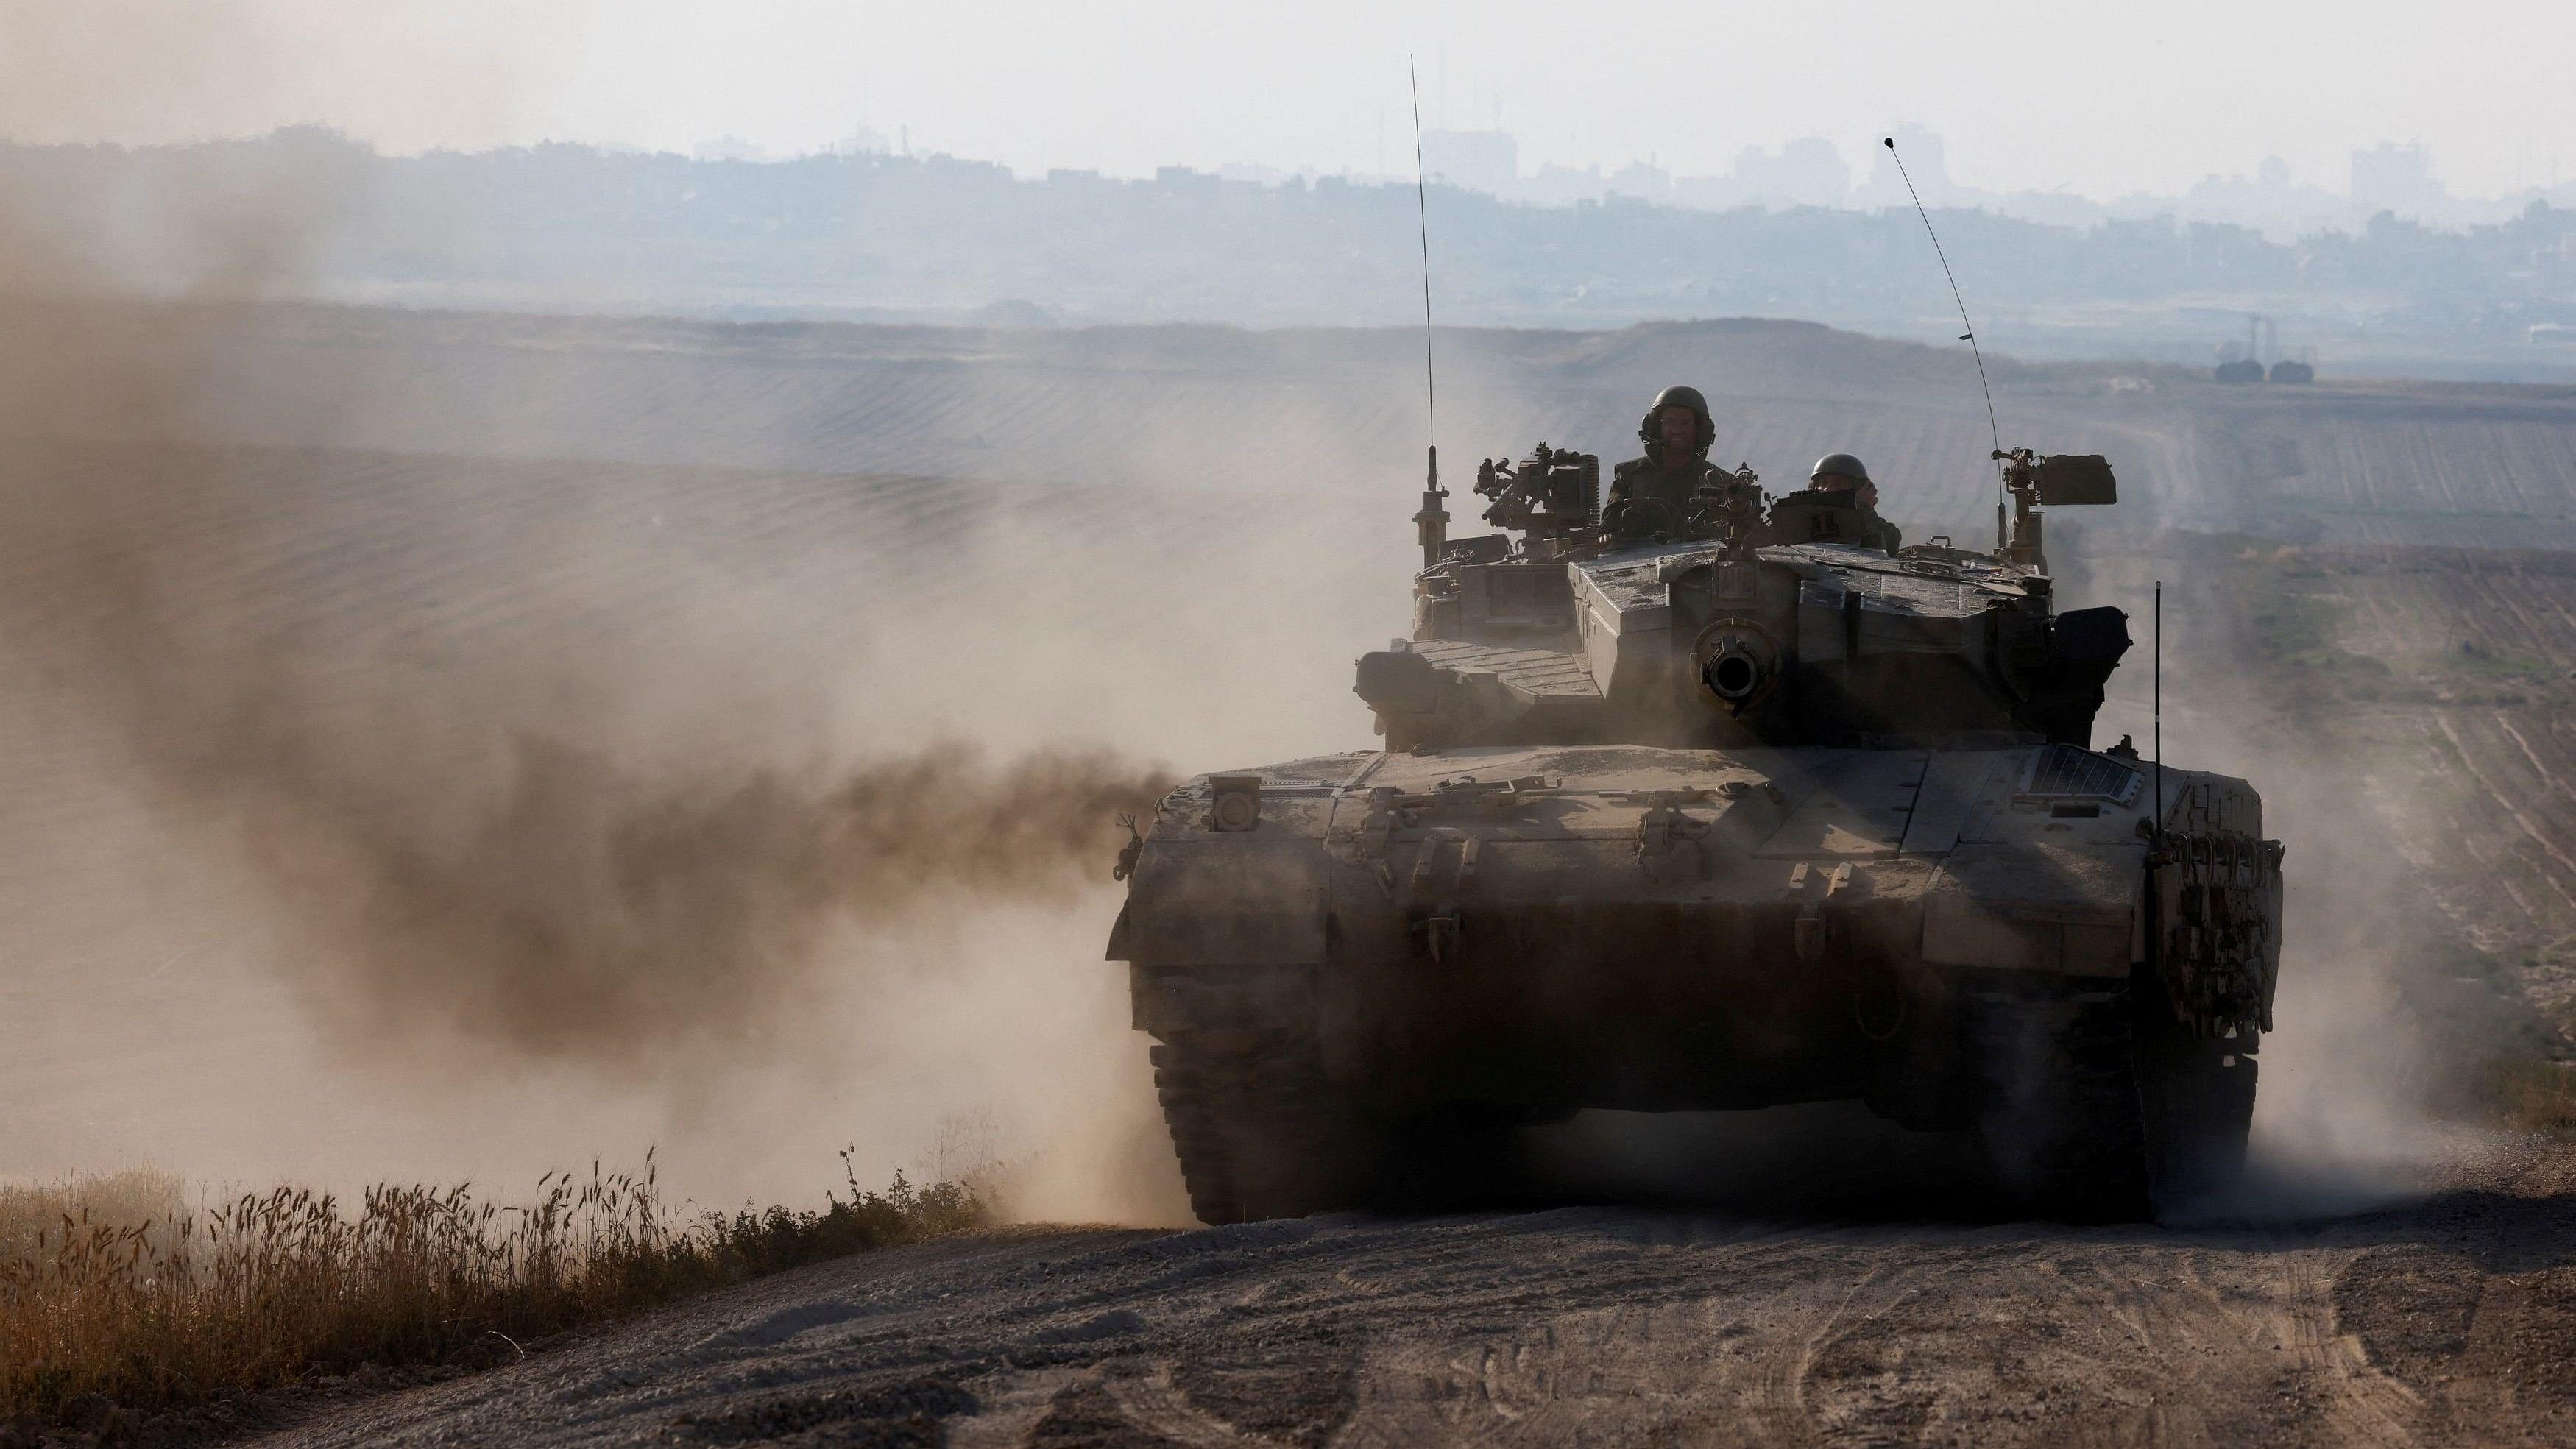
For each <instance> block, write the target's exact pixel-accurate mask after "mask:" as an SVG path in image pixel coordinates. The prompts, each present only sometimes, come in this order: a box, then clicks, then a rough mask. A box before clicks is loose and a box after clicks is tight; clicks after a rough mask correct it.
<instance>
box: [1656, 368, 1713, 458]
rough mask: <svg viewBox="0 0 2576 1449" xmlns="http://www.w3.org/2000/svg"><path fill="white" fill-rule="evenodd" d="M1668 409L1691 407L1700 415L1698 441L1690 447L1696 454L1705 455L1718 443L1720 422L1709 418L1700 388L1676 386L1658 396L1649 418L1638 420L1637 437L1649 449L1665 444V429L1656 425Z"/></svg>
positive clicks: (1706, 403) (1677, 384)
mask: <svg viewBox="0 0 2576 1449" xmlns="http://www.w3.org/2000/svg"><path fill="white" fill-rule="evenodd" d="M1666 408H1689V409H1690V410H1691V411H1692V412H1694V413H1696V414H1698V415H1699V440H1698V441H1697V442H1695V443H1693V444H1691V447H1692V448H1693V449H1694V450H1695V451H1698V452H1702V453H1705V452H1707V451H1708V449H1709V445H1710V444H1712V443H1714V442H1716V441H1717V420H1716V419H1715V418H1712V417H1710V416H1709V415H1708V399H1706V398H1704V397H1701V396H1700V395H1699V389H1698V388H1695V387H1684V386H1682V385H1681V384H1680V383H1675V384H1673V385H1672V386H1671V387H1668V388H1665V389H1664V390H1663V391H1662V392H1659V393H1657V394H1655V400H1654V401H1653V402H1652V403H1649V404H1648V405H1647V407H1646V415H1645V416H1644V417H1642V418H1640V419H1638V420H1637V436H1638V438H1640V439H1641V440H1643V441H1644V442H1645V444H1646V446H1647V447H1649V448H1654V447H1657V446H1660V445H1661V444H1662V443H1663V441H1664V432H1663V429H1662V428H1660V427H1657V426H1656V422H1657V420H1658V419H1660V418H1662V416H1663V414H1664V409H1666Z"/></svg>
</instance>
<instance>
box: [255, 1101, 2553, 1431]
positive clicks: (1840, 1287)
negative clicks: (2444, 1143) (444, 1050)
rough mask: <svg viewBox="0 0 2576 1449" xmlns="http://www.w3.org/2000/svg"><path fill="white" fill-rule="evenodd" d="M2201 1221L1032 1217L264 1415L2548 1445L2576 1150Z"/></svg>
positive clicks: (2496, 1159)
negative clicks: (528, 1352)
mask: <svg viewBox="0 0 2576 1449" xmlns="http://www.w3.org/2000/svg"><path fill="white" fill-rule="evenodd" d="M2430 1171H2431V1181H2430V1182H2429V1183H2428V1184H2427V1185H2426V1186H2424V1187H2423V1188H2422V1189H2421V1190H2420V1191H2418V1192H2416V1193H2415V1194H2413V1195H2411V1196H2409V1197H2408V1198H2406V1199H2405V1200H2403V1201H2401V1202H2398V1203H2395V1204H2392V1205H2385V1206H2381V1207H2379V1208H2376V1209H2373V1210H2369V1211H2365V1212H2361V1213H2358V1214H2352V1215H2345V1216H2340V1217H2331V1218H2306V1219H2299V1220H2291V1221H2278V1222H2271V1223H2262V1222H2253V1221H2248V1220H2245V1219H2242V1218H2240V1219H2239V1220H2236V1221H2232V1222H2221V1223H2218V1224H2215V1225H2210V1226H2203V1227H2196V1228H2176V1227H2136V1228H2110V1229H2081V1230H2078V1229H2067V1228H2062V1227H2057V1226H2053V1225H2049V1224H2040V1223H2028V1222H2017V1223H1999V1224H1982V1223H1976V1222H1973V1221H1964V1220H1963V1221H1951V1222H1940V1221H1928V1222H1886V1221H1876V1222H1873V1221H1866V1220H1857V1219H1844V1220H1826V1221H1808V1222H1802V1223H1791V1222H1784V1221H1780V1220H1777V1219H1766V1218H1763V1217H1760V1216H1747V1215H1743V1214H1740V1213H1734V1212H1716V1211H1709V1210H1679V1209H1663V1210H1652V1209H1642V1208H1600V1207H1566V1208H1557V1209H1552V1210H1545V1211H1534V1212H1519V1213H1494V1214H1478V1215H1469V1216H1459V1217H1445V1218H1431V1219H1387V1218H1372V1217H1363V1216H1351V1215H1343V1216H1334V1217H1326V1218H1319V1219H1311V1220H1306V1221H1297V1222H1278V1223H1262V1224H1254V1225H1249V1226H1243V1227H1233V1228H1218V1229H1207V1230H1200V1231H1191V1232H1138V1231H1113V1230H1098V1229H1017V1230H1010V1231H1004V1232H997V1233H993V1234H989V1235H979V1236H974V1237H969V1238H964V1239H958V1240H952V1241H947V1242H941V1243H936V1244H930V1245H925V1246H920V1247H913V1248H906V1249H901V1250H896V1251H892V1252H886V1253H881V1254H877V1255H875V1256H872V1257H865V1258H860V1259H854V1260H850V1261H847V1262H842V1263H836V1264H830V1265H825V1266H822V1267H819V1268H815V1269H810V1270H805V1271H801V1272H798V1273H794V1274H790V1275H786V1276H783V1277H780V1278H777V1279H773V1280H770V1281H767V1282H763V1283H759V1284H754V1285H751V1286H749V1287H746V1288H744V1289H741V1290H737V1291H733V1292H729V1293H725V1294H722V1295H718V1296H716V1297H712V1298H709V1299H706V1300H703V1301H700V1302H697V1303H694V1304H690V1305H688V1306H686V1307H683V1308H680V1309H678V1310H675V1311H671V1312H668V1313H665V1314H662V1315H659V1316H657V1317H654V1318H651V1319H649V1320H646V1321H642V1322H638V1323H634V1324H630V1325H626V1326H623V1327H620V1328H617V1329H614V1330H611V1331H607V1332H604V1333H601V1334H599V1335H597V1336H595V1337H592V1338H589V1339H587V1340H585V1341H582V1342H579V1343H577V1344H574V1345H571V1346H568V1347H563V1348H560V1349H557V1350H554V1351H550V1352H544V1353H540V1354H537V1355H535V1356H534V1357H531V1358H529V1359H528V1360H526V1361H525V1362H523V1363H519V1364H517V1365H515V1366H512V1367H510V1368H506V1369H502V1370H499V1371H496V1372H493V1373H489V1374H484V1375H481V1376H478V1377H475V1378H472V1379H468V1380H462V1381H458V1382H454V1383H449V1384H445V1385H440V1386H436V1387H433V1388H428V1389H422V1390H415V1391H409V1392H405V1393H402V1394H398V1395H394V1396H390V1397H387V1398H383V1399H379V1400H375V1401H371V1402H367V1403H364V1404H360V1405H356V1406H353V1407H350V1408H347V1409H344V1410H341V1411H339V1412H337V1413H335V1414H333V1415H331V1416H329V1417H327V1418H323V1419H319V1420H317V1421H315V1422H312V1423H309V1424H306V1425H304V1426H302V1427H300V1428H298V1429H295V1430H293V1431H290V1432H286V1433H283V1434H280V1435H277V1436H275V1437H273V1438H272V1439H270V1440H267V1441H263V1442H265V1443H269V1444H273V1445H276V1446H280V1449H284V1446H290V1445H291V1446H299V1449H307V1446H309V1449H321V1446H326V1445H354V1444H371V1445H373V1444H453V1443H490V1442H510V1443H517V1444H543V1445H557V1444H567V1445H568V1444H610V1443H670V1444H695V1443H708V1444H746V1443H792V1444H888V1445H891V1444H937V1443H946V1444H950V1445H958V1446H966V1445H997V1446H998V1445H1009V1446H1019V1445H1030V1446H1044V1445H1074V1444H1083V1445H1118V1446H1163V1445H1218V1444H1229V1445H1230V1444H1297V1445H1325V1444H1332V1445H1338V1446H1361V1445H1417V1444H1432V1443H1479V1444H1808V1443H1830V1444H1917V1443H1922V1444H1979V1445H1985V1444H2051V1445H2057V1444H2105V1445H2108V1444H2120V1445H2130V1444H2202V1443H2214V1444H2242V1443H2263V1444H2286V1445H2297V1444H2319V1445H2327V1444H2331V1445H2349V1444H2431V1443H2460V1444H2467V1443H2476V1444H2523V1443H2531V1444H2550V1443H2559V1444H2563V1443H2567V1442H2570V1440H2571V1439H2576V1352H2571V1350H2576V1315H2571V1314H2570V1312H2569V1309H2570V1307H2571V1304H2576V1148H2571V1147H2569V1146H2567V1145H2562V1144H2556V1143H2540V1142H2532V1141H2524V1142H2514V1143H2506V1144H2503V1145H2500V1146H2491V1147H2483V1148H2481V1149H2480V1150H2478V1151H2477V1152H2475V1153H2474V1154H2471V1153H2468V1152H2465V1151H2464V1152H2463V1153H2462V1154H2461V1156H2460V1158H2459V1160H2457V1161H2455V1162H2453V1163H2451V1164H2449V1165H2446V1166H2443V1167H2440V1168H2436V1169H2431V1170H2430Z"/></svg>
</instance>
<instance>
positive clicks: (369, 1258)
mask: <svg viewBox="0 0 2576 1449" xmlns="http://www.w3.org/2000/svg"><path fill="white" fill-rule="evenodd" d="M843 1175H844V1177H845V1178H846V1179H848V1182H849V1189H848V1197H847V1198H846V1200H845V1199H844V1198H842V1197H841V1196H840V1195H839V1194H838V1193H833V1194H827V1195H826V1201H827V1204H828V1206H826V1207H825V1208H824V1209H823V1210H822V1211H820V1212H798V1211H792V1210H789V1209H787V1208H783V1207H774V1208H771V1209H769V1210H768V1211H767V1212H765V1213H757V1214H755V1213H751V1212H747V1211H746V1212H742V1213H738V1214H736V1215H734V1216H732V1217H725V1216H722V1215H719V1214H706V1215H703V1216H700V1217H696V1218H685V1217H683V1216H682V1215H681V1214H680V1213H679V1212H678V1211H677V1210H676V1209H673V1208H671V1207H669V1206H667V1205H666V1204H665V1203H664V1202H663V1201H662V1200H661V1199H660V1198H659V1197H658V1196H657V1195H656V1193H655V1190H654V1172H653V1168H652V1165H651V1157H650V1154H648V1155H647V1158H646V1166H645V1168H644V1171H643V1173H642V1175H641V1176H640V1177H639V1176H635V1175H629V1174H614V1175H602V1174H601V1173H600V1172H599V1170H598V1169H597V1167H596V1166H594V1167H593V1169H592V1172H591V1175H590V1176H589V1178H588V1179H586V1180H584V1179H580V1178H575V1177H572V1176H568V1175H549V1176H548V1177H547V1178H545V1179H543V1180H541V1181H540V1183H539V1184H538V1192H537V1196H536V1198H535V1200H534V1201H533V1202H531V1203H528V1204H525V1205H518V1204H504V1203H496V1202H488V1201H478V1200H477V1199H476V1198H475V1196H474V1194H473V1192H472V1191H471V1190H470V1189H469V1188H467V1187H464V1186H458V1187H452V1188H444V1189H433V1188H427V1187H418V1186H413V1187H395V1186H381V1187H375V1188H370V1189H368V1190H367V1191H366V1193H365V1194H364V1195H363V1197H362V1198H361V1200H360V1201H359V1202H357V1203H356V1204H354V1205H349V1204H343V1203H342V1202H340V1201H339V1200H338V1199H336V1198H334V1197H332V1196H331V1195H329V1194H316V1193H313V1192H310V1191H305V1190H300V1189H289V1188H279V1189H277V1190H275V1191H273V1192H269V1193H266V1194H246V1195H244V1196H242V1197H239V1198H237V1199H234V1200H232V1201H229V1202H225V1203H221V1204H218V1205H213V1206H206V1207H199V1208H194V1209H191V1208H189V1207H187V1206H185V1205H184V1202H183V1199H182V1192H181V1188H180V1185H179V1184H178V1183H177V1182H175V1181H173V1180H172V1179H170V1178H168V1177H165V1176H162V1175H159V1174H154V1173H125V1174H118V1175H116V1176H112V1177H102V1178H94V1179H89V1180H85V1181H82V1182H76V1183H69V1184H62V1185H57V1186H50V1187H38V1188H12V1189H5V1190H0V1440H6V1439H9V1438H11V1437H13V1430H14V1436H15V1437H21V1438H23V1437H28V1436H31V1435H32V1434H35V1433H38V1432H41V1431H43V1430H45V1429H48V1428H52V1427H57V1426H60V1427H68V1428H73V1429H77V1430H79V1431H82V1432H84V1433H86V1434H89V1435H91V1436H94V1437H95V1438H96V1439H98V1440H102V1441H107V1442H116V1441H121V1440H126V1439H130V1438H132V1437H134V1436H135V1435H136V1434H137V1433H138V1432H139V1431H140V1430H141V1429H142V1427H143V1426H144V1425H146V1424H147V1423H149V1422H151V1421H152V1420H153V1419H155V1418H156V1417H166V1416H169V1415H172V1414H185V1413H187V1412H189V1411H194V1410H202V1409H205V1408H207V1407H209V1406H213V1405H221V1404H227V1403H239V1402H242V1401H244V1400H248V1399H251V1398H254V1397H255V1396H257V1395H260V1394H263V1393H268V1392H272V1391H275V1390H279V1389H283V1388H287V1387H290V1386H293V1385H297V1384H301V1383H306V1382H310V1381H313V1380H316V1379H318V1378H321V1377H323V1376H327V1375H340V1374H349V1373H353V1372H357V1371H359V1370H362V1369H382V1368H394V1367H404V1366H416V1365H453V1364H459V1363H464V1364H476V1363H485V1362H490V1361H493V1360H495V1359H497V1358H505V1357H513V1356H516V1355H517V1354H518V1353H520V1352H522V1351H524V1350H523V1345H525V1344H526V1343H527V1342H528V1341H530V1340H532V1339H539V1338H544V1337H546V1336H548V1335H551V1334H556V1333H561V1332H563V1331H565V1330H568V1329H573V1328H578V1327H581V1326H583V1325H586V1324H591V1323H597V1322H601V1321H604V1320H607V1319H612V1318H616V1317H619V1316H621V1315H624V1314H628V1313H632V1312H635V1311H637V1310H639V1309H643V1308H648V1307H651V1306H653V1305H655V1304H659V1303H664V1302H668V1301H670V1300H672V1299H674V1298H677V1297H680V1296H683V1295H686V1294H690V1293H694V1292H699V1291H703V1290H705V1289H708V1288H712V1287H717V1286H720V1285H722V1284H725V1283H729V1282H734V1281H738V1280H740V1279H743V1278H747V1277H753V1276H757V1275H759V1274H763V1273H770V1272H776V1271H778V1270H780V1269H782V1268H789V1267H794V1266H796V1265H797V1264H800V1263H806V1262H812V1261H815V1260H817V1259H821V1258H828V1257H836V1256H841V1255H844V1254H849V1253H857V1252H864V1251H867V1250H869V1249H872V1248H878V1247H884V1246H888V1245H891V1244H895V1243H901V1242H907V1241H912V1240H916V1239H919V1238H923V1237H929V1236H934V1235H936V1234H940V1233H945V1232H953V1231H957V1230H959V1229H962V1228H967V1227H971V1226H973V1225H975V1224H976V1223H978V1222H980V1221H982V1220H983V1218H984V1205H983V1203H982V1201H981V1199H980V1198H979V1197H978V1195H977V1194H976V1193H975V1191H974V1190H972V1189H971V1188H968V1187H965V1186H962V1185H960V1184H956V1183H942V1184H940V1185H938V1186H935V1187H930V1188H916V1187H914V1186H912V1185H911V1184H910V1183H908V1182H906V1181H905V1180H904V1179H903V1177H902V1176H901V1175H900V1174H898V1175H897V1176H896V1178H895V1181H894V1184H893V1186H892V1187H891V1188H889V1189H888V1190H887V1191H885V1192H881V1193H880V1192H862V1191H860V1190H859V1187H858V1184H857V1181H856V1179H855V1177H854V1176H852V1175H851V1174H850V1171H849V1166H848V1154H847V1153H844V1154H843ZM352 1206H354V1211H352V1210H351V1208H352Z"/></svg>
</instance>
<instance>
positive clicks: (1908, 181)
mask: <svg viewBox="0 0 2576 1449" xmlns="http://www.w3.org/2000/svg"><path fill="white" fill-rule="evenodd" d="M1879 141H1880V144H1882V145H1884V146H1886V147H1887V154H1888V158H1889V159H1890V160H1893V161H1894V162H1895V163H1896V174H1897V176H1898V177H1899V178H1900V179H1902V180H1903V181H1904V182H1905V194H1906V195H1907V196H1908V197H1910V198H1912V199H1913V202H1914V214H1915V215H1916V216H1919V217H1921V218H1923V234H1924V235H1925V236H1928V237H1930V238H1932V255H1933V256H1935V257H1937V258H1939V259H1940V262H1941V276H1942V278H1943V279H1944V280H1946V281H1947V282H1949V284H1950V300H1951V301H1953V302H1956V303H1958V304H1959V325H1960V326H1962V327H1965V328H1967V329H1968V330H1967V331H1965V332H1962V333H1960V334H1959V340H1960V341H1962V342H1964V343H1966V344H1968V355H1969V356H1970V357H1973V358H1975V359H1976V360H1977V391H1979V392H1981V393H1984V394H1985V395H1986V436H1987V437H1988V438H1989V439H1991V440H1992V441H1993V443H1994V445H1995V457H1996V458H1998V459H2000V458H2002V457H2003V455H2004V430H2003V429H2002V428H2000V427H1998V426H1996V424H1995V390H1994V389H1993V388H1991V387H1989V386H1987V385H1986V354H1985V350H1984V349H1983V348H1980V347H1979V346H1977V324H1975V323H1974V322H1971V321H1969V320H1968V300H1967V299H1966V298H1965V297H1962V296H1960V295H1959V279H1958V277H1956V276H1955V275H1953V274H1952V273H1951V271H1950V254H1949V253H1947V252H1945V251H1943V250H1941V234H1940V233H1939V232H1937V231H1934V230H1933V229H1932V213H1931V212H1929V211H1926V210H1924V209H1923V197H1922V195H1921V193H1919V192H1917V191H1916V190H1915V189H1914V178H1913V177H1912V176H1911V175H1909V174H1908V173H1907V172H1906V170H1905V158H1904V157H1903V156H1900V155H1898V154H1897V153H1896V138H1895V137H1894V136H1882V137H1880V138H1879ZM1424 305H1425V306H1426V307H1428V306H1429V301H1428V299H1425V302H1424ZM1995 486H1996V488H1997V489H1999V490H2000V489H2001V488H2002V487H2003V470H2001V469H1997V470H1996V471H1995ZM2003 536H2004V505H2003V498H2002V496H2001V495H2000V493H1998V495H1997V497H1996V499H1995V547H1996V548H1998V549H2000V548H2002V547H2003Z"/></svg>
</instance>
